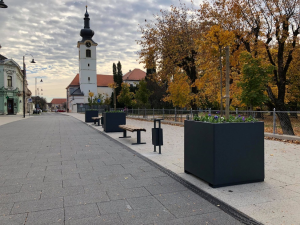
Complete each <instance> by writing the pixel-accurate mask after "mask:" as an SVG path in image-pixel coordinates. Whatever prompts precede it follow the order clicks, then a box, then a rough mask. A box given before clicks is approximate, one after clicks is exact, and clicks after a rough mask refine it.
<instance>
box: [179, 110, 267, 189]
mask: <svg viewBox="0 0 300 225" xmlns="http://www.w3.org/2000/svg"><path fill="white" fill-rule="evenodd" d="M194 119H196V120H197V121H189V120H185V121H184V170H185V172H186V173H190V174H193V175H195V176H196V177H198V178H200V179H202V180H204V181H206V182H207V183H208V184H209V185H210V186H212V187H222V186H228V185H235V184H243V183H251V182H259V181H263V180H264V123H263V122H257V121H256V120H255V119H253V118H243V117H232V116H231V117H230V119H229V120H227V121H226V120H225V119H224V118H221V117H219V116H215V117H213V116H211V115H207V116H204V117H198V116H196V117H195V118H194Z"/></svg>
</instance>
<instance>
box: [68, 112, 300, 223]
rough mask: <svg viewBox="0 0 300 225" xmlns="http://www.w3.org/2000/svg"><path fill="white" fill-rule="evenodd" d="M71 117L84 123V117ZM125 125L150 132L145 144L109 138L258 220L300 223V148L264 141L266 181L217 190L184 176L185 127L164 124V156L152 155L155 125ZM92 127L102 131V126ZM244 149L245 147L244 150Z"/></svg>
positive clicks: (130, 121) (144, 137)
mask: <svg viewBox="0 0 300 225" xmlns="http://www.w3.org/2000/svg"><path fill="white" fill-rule="evenodd" d="M68 115H70V116H73V117H75V118H77V119H79V120H81V121H84V114H75V113H70V114H68ZM126 122H127V124H130V125H134V126H139V127H143V128H146V130H147V132H142V135H141V137H142V138H141V141H142V142H146V143H147V144H146V145H131V143H133V142H135V141H136V138H135V137H136V135H135V134H134V135H131V136H132V138H128V139H122V138H118V137H120V136H121V133H107V135H109V136H110V137H112V138H114V139H115V140H117V141H119V142H120V143H122V144H124V145H126V146H128V147H130V148H131V149H133V150H135V151H136V152H139V153H140V154H142V155H143V156H145V157H147V158H149V159H151V160H152V161H154V162H156V163H157V164H159V165H161V166H163V167H165V168H167V169H169V170H171V171H173V172H174V173H176V174H177V175H178V176H180V177H181V178H183V179H185V180H186V181H189V182H190V183H192V184H194V185H195V186H197V187H199V188H200V189H201V190H203V191H205V192H206V193H209V194H211V195H213V196H215V197H216V198H218V199H220V200H222V201H224V202H226V203H227V204H229V205H230V206H232V207H234V208H236V209H238V210H239V211H241V212H243V213H245V214H247V215H248V216H250V217H252V218H254V219H256V220H257V221H260V222H262V223H264V224H270V225H277V224H278V225H282V224H284V225H292V224H294V225H296V224H300V213H299V212H300V145H296V144H290V143H285V142H279V141H271V140H265V181H264V182H260V183H252V184H244V185H236V186H229V187H223V188H215V189H214V188H211V187H210V186H208V184H207V183H205V182H203V181H201V180H200V179H197V178H196V177H194V176H192V175H189V174H186V173H184V164H183V162H184V158H183V153H184V152H183V149H184V146H183V144H184V143H183V142H184V132H183V131H184V128H183V127H180V126H172V125H167V124H162V128H163V135H164V145H163V146H162V154H161V155H159V154H157V153H154V152H153V145H152V141H151V138H152V137H151V128H152V127H153V122H147V121H141V120H134V119H128V118H127V121H126ZM90 125H91V126H93V127H94V128H95V129H98V130H100V131H101V132H102V130H103V129H102V128H101V127H98V126H94V125H93V124H90ZM245 138H247V137H245ZM232 141H234V137H233V139H232ZM242 148H243V146H241V150H242Z"/></svg>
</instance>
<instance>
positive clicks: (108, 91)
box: [97, 87, 113, 99]
mask: <svg viewBox="0 0 300 225" xmlns="http://www.w3.org/2000/svg"><path fill="white" fill-rule="evenodd" d="M97 89H98V93H99V94H102V95H103V96H104V99H105V98H106V96H105V94H107V95H108V97H109V98H110V96H111V93H112V92H113V89H112V88H110V87H98V88H97Z"/></svg>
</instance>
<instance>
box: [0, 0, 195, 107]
mask: <svg viewBox="0 0 300 225" xmlns="http://www.w3.org/2000/svg"><path fill="white" fill-rule="evenodd" d="M200 1H201V0H196V1H194V2H195V5H198V4H200ZM4 2H5V3H6V4H7V5H8V8H7V9H0V21H1V23H0V37H1V39H0V44H1V45H2V48H1V49H0V54H2V55H5V56H6V57H8V58H13V59H14V60H15V61H16V62H17V63H19V65H21V66H22V63H23V62H22V59H23V55H25V54H26V53H30V54H32V55H33V56H34V59H35V61H36V62H37V63H36V64H31V63H29V62H30V60H31V57H30V56H26V58H25V59H26V68H27V76H28V82H29V88H30V89H31V91H32V93H33V94H34V93H35V91H34V90H35V85H34V84H35V77H39V78H40V77H42V78H43V81H44V82H43V84H42V85H43V90H44V93H43V96H44V97H47V100H48V101H51V99H52V98H54V97H59V98H63V97H66V90H65V88H66V86H67V85H68V84H69V83H70V82H71V81H72V79H73V78H74V76H75V75H76V74H77V73H78V68H79V65H78V49H77V41H80V40H81V37H80V35H79V32H80V30H81V29H82V28H83V17H84V13H85V5H86V1H71V0H51V1H49V0H41V1H36V0H26V1H24V0H5V1H4ZM182 2H186V3H187V4H189V3H190V0H182ZM172 4H174V5H178V4H179V1H178V0H144V1H140V0H101V1H96V0H88V12H89V14H90V18H91V20H90V23H91V29H93V30H94V32H95V35H94V37H93V40H94V41H95V42H97V43H98V47H97V73H99V74H100V73H101V74H112V64H113V63H114V62H117V61H121V63H122V67H123V68H122V70H123V73H124V74H125V73H126V72H127V71H129V70H130V69H131V70H132V69H134V68H140V69H143V65H141V64H139V63H138V62H137V59H138V56H137V54H136V52H137V51H138V50H139V49H140V46H138V45H137V44H136V40H137V39H139V38H140V33H139V31H138V24H140V23H143V22H144V21H145V19H147V20H151V19H153V14H157V13H159V10H160V9H165V10H167V9H169V7H170V5H172ZM39 85H40V84H39Z"/></svg>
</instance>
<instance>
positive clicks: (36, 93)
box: [34, 77, 43, 113]
mask: <svg viewBox="0 0 300 225" xmlns="http://www.w3.org/2000/svg"><path fill="white" fill-rule="evenodd" d="M40 82H43V79H41V81H40ZM36 85H37V77H36V78H35V90H34V91H35V111H36V113H37V100H38V96H39V94H38V92H37V86H36Z"/></svg>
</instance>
